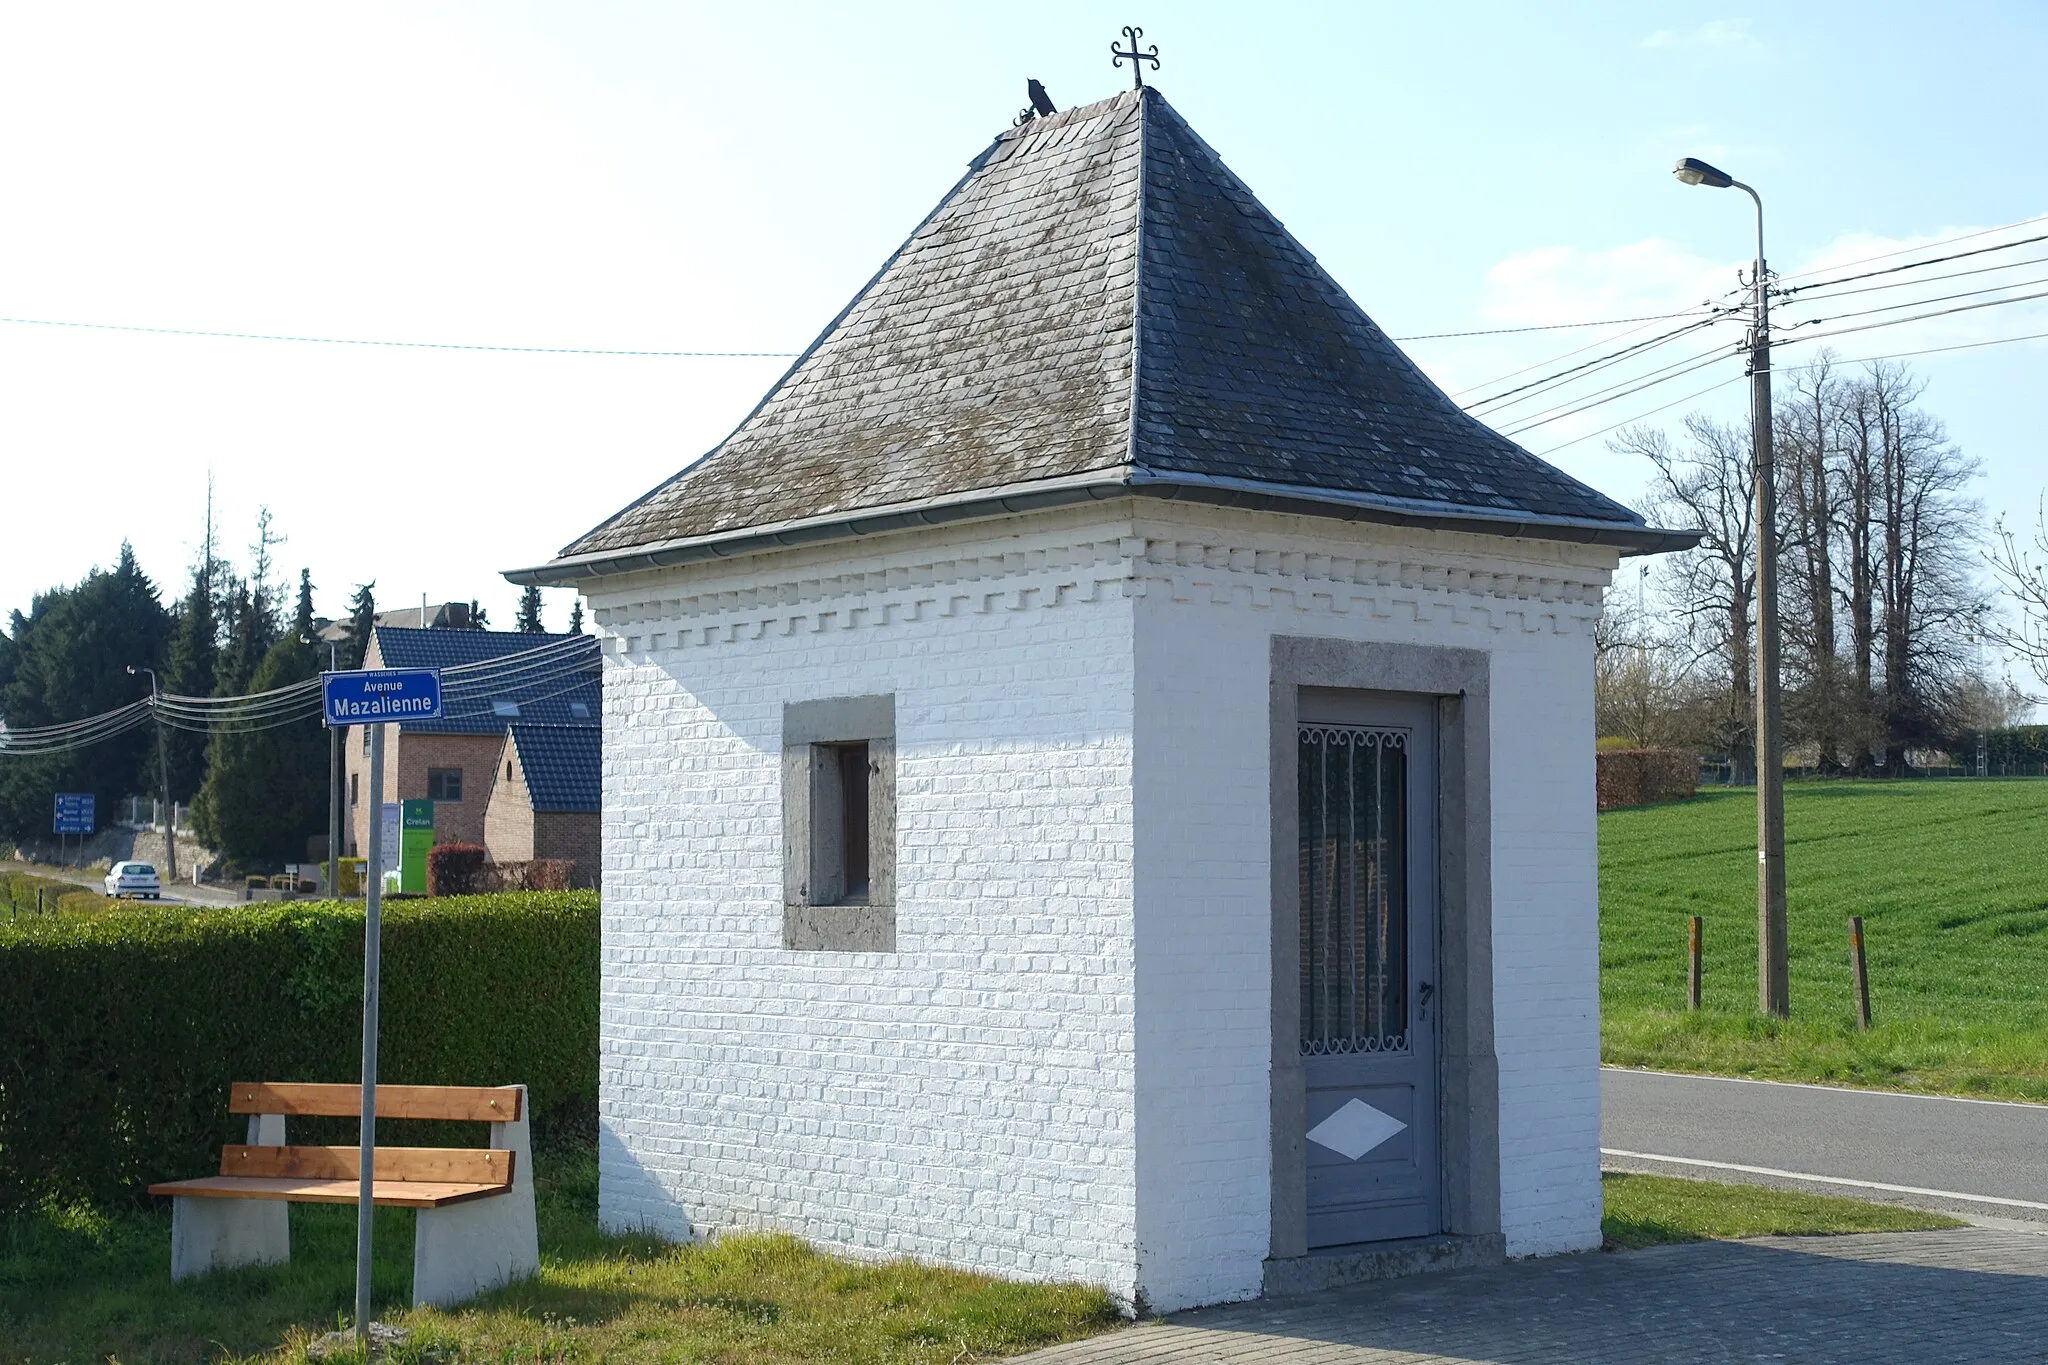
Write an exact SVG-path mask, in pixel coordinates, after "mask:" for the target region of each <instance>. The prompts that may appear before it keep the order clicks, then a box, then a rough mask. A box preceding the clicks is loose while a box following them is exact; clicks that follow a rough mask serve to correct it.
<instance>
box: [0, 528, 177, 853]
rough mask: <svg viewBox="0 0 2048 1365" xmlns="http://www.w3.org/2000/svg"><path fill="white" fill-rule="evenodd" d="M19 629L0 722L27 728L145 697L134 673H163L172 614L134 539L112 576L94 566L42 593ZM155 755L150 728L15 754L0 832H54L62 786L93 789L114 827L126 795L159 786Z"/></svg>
mask: <svg viewBox="0 0 2048 1365" xmlns="http://www.w3.org/2000/svg"><path fill="white" fill-rule="evenodd" d="M11 625H12V628H11V630H10V632H9V634H10V637H11V638H10V641H9V646H10V647H9V649H8V650H7V651H6V653H7V656H8V659H9V663H8V669H9V676H8V677H7V679H6V682H5V685H4V686H0V718H4V719H5V720H6V721H7V722H8V723H9V724H10V725H22V726H28V725H52V724H56V723H59V722H62V721H71V720H81V719H83V718H85V717H87V716H91V715H97V714H99V713H100V712H102V711H111V710H113V709H114V708H116V707H119V706H125V705H127V704H128V703H130V702H133V701H135V700H137V699H138V698H140V697H143V696H146V695H147V689H148V686H149V680H148V679H147V678H143V677H137V676H134V675H131V674H130V673H129V672H128V669H129V667H130V666H133V667H135V668H138V669H140V668H144V667H148V668H155V669H159V670H161V669H162V668H163V667H164V655H165V652H166V649H167V647H168V645H169V642H170V636H171V615H170V613H169V612H167V611H165V610H164V607H163V603H162V601H161V600H160V599H159V598H158V596H157V589H156V585H155V584H154V583H152V582H151V581H150V580H149V577H148V576H147V575H146V574H144V573H143V572H142V570H141V568H140V567H139V566H138V565H137V564H136V562H135V552H134V550H133V549H132V548H131V547H129V546H128V545H127V544H126V543H123V544H122V546H121V554H120V558H119V560H118V561H117V562H116V564H115V567H114V569H113V570H112V571H111V572H109V571H108V570H105V569H94V570H93V571H92V572H91V573H89V574H87V575H86V576H85V579H84V580H83V581H82V582H80V583H79V584H78V585H77V586H76V587H71V588H58V589H55V590H53V591H51V592H47V593H42V594H40V595H38V596H37V597H36V598H35V600H34V602H33V603H32V604H31V605H30V609H29V613H28V615H27V616H23V615H22V614H21V613H20V612H15V613H14V614H13V616H12V621H11ZM155 759H156V735H155V732H154V731H153V730H152V729H151V728H150V727H148V726H142V727H139V728H137V729H135V730H131V731H129V732H128V733H127V734H125V735H119V736H116V737H115V738H113V739H109V740H105V741H103V742H101V743H98V744H92V745H88V746H86V747H83V748H80V749H75V750H72V751H71V752H69V753H63V754H53V755H48V756H45V757H40V758H13V759H8V760H7V761H5V762H4V763H0V833H5V834H8V835H11V836H13V837H15V838H35V839H47V838H49V837H50V798H51V796H52V795H53V794H55V793H56V792H59V791H77V792H91V793H92V794H93V796H94V797H95V798H96V801H97V804H98V814H99V822H100V823H101V824H102V825H105V824H108V823H111V822H112V821H113V820H114V819H115V818H116V813H117V809H118V803H119V802H120V799H121V798H122V797H124V796H127V795H129V794H130V793H132V792H135V791H138V790H140V791H153V790H155V788H156V785H157V784H156V781H155V771H156V765H155ZM145 774H147V778H148V780H146V781H145V780H144V775H145Z"/></svg>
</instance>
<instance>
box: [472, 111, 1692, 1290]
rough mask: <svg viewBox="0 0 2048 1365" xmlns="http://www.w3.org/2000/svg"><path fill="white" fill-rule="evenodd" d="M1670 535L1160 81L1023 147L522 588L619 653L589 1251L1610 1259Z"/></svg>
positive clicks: (1264, 1286) (1372, 1261) (1004, 150)
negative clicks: (1589, 470) (1616, 702)
mask: <svg viewBox="0 0 2048 1365" xmlns="http://www.w3.org/2000/svg"><path fill="white" fill-rule="evenodd" d="M1383 199H1384V203H1385V207H1386V211H1387V212H1389V213H1403V214H1408V215H1411V216H1413V215H1427V214H1428V213H1429V212H1431V209H1430V206H1429V205H1428V204H1427V203H1422V202H1417V201H1416V200H1415V198H1414V196H1412V195H1404V194H1403V193H1402V192H1401V190H1400V189H1399V187H1396V186H1389V187H1387V188H1386V190H1385V192H1384V195H1383ZM821 230H825V231H829V227H826V228H823V229H821ZM1376 268H1377V269H1379V270H1383V271H1394V270H1399V271H1404V272H1412V271H1417V270H1426V269H1427V268H1428V267H1427V263H1426V262H1414V261H1407V260H1403V261H1388V262H1383V263H1380V264H1379V266H1378V267H1376ZM1361 274H1362V275H1363V276H1364V278H1362V279H1361V280H1358V281H1356V282H1355V283H1357V284H1359V285H1360V286H1361V287H1362V288H1364V289H1368V290H1369V289H1370V288H1371V287H1372V286H1373V283H1374V281H1373V269H1372V268H1368V269H1366V270H1363V271H1361ZM1695 540H1696V536H1694V535H1693V534H1692V533H1689V532H1673V531H1667V530H1662V529H1659V528H1657V527H1654V526H1650V525H1647V524H1645V522H1644V520H1643V519H1642V518H1641V517H1640V516H1638V515H1636V514H1635V513H1634V512H1632V511H1630V510H1629V509H1628V508H1627V507H1624V506H1622V505H1621V504H1619V503H1617V502H1615V501H1613V500H1612V499H1610V498H1608V497H1606V496H1605V495H1603V494H1602V493H1600V492H1599V491H1597V490H1595V489H1593V488H1590V487H1588V486H1587V485H1585V484H1583V483H1581V482H1579V481H1578V480H1577V479H1574V478H1572V477H1571V476H1569V475H1568V474H1566V473H1565V472H1564V471H1563V470H1561V469H1558V468H1556V467H1554V466H1552V465H1550V464H1548V463H1546V462H1545V461H1544V460H1542V459H1541V458H1539V457H1538V456H1537V455H1535V454H1533V453H1532V452H1530V451H1528V450H1525V449H1523V448H1522V447H1521V446H1520V445H1518V444H1516V443H1515V442H1514V441H1513V440H1511V439H1509V438H1508V437H1506V436H1504V435H1502V434H1501V433H1499V432H1498V431H1495V430H1494V429H1492V428H1491V427H1489V426H1487V425H1486V424H1485V423H1484V422H1481V421H1479V420H1477V419H1476V418H1474V417H1473V416H1471V415H1470V414H1468V413H1467V412H1465V411H1464V410H1463V409H1461V408H1460V407H1459V406H1458V404H1457V403H1455V402H1454V401H1452V399H1451V398H1450V397H1449V396H1448V395H1446V394H1445V393H1444V392H1443V390H1441V389H1440V388H1439V387H1438V386H1437V385H1436V384H1435V383H1434V382H1432V381H1431V379H1430V378H1429V377H1428V376H1427V375H1426V374H1424V373H1423V371H1422V370H1421V369H1419V368H1418V367H1417V366H1416V365H1415V364H1414V363H1413V362H1412V361H1410V360H1409V358H1408V357H1407V356H1406V355H1405V354H1403V352H1402V350H1401V348H1400V347H1399V346H1398V345H1396V344H1395V342H1394V341H1393V340H1392V339H1390V338H1389V337H1388V336H1387V334H1386V333H1385V332H1384V331H1383V330H1382V329H1381V328H1380V327H1379V326H1378V325H1377V324H1376V323H1375V322H1374V321H1373V320H1372V318H1371V317H1369V316H1368V315H1367V314H1366V312H1365V310H1364V309H1362V308H1361V307H1360V306H1359V304H1358V303H1357V302H1355V301H1354V299H1353V297H1352V295H1351V294H1350V293H1348V292H1346V290H1345V289H1344V288H1343V287H1342V286H1340V285H1339V284H1338V283H1337V281H1336V280H1335V279H1333V278H1332V277H1331V276H1330V274H1329V272H1328V271H1327V270H1325V269H1324V268H1323V267H1322V266H1321V265H1320V264H1318V262H1317V261H1316V258H1315V257H1314V256H1313V255H1311V254H1310V253H1309V251H1308V250H1307V249H1306V248H1305V247H1304V246H1303V245H1302V244H1301V243H1300V242H1298V241H1297V240H1296V239H1295V238H1294V236H1293V235H1292V234H1290V233H1289V232H1288V231H1287V229H1286V228H1285V227H1283V226H1282V225H1281V223H1280V221H1279V220H1278V219H1277V218H1275V217H1274V216H1273V214H1272V213H1271V212H1270V211H1268V209H1267V208H1266V206H1265V205H1264V204H1262V203H1261V202H1260V201H1259V200H1258V199H1257V198H1256V197H1255V196H1254V195H1253V194H1252V192H1251V190H1250V189H1249V188H1248V187H1247V186H1246V185H1245V184H1244V182H1243V181H1241V180H1240V179H1238V178H1237V176H1235V175H1234V174H1232V173H1231V171H1230V170H1229V169H1228V168H1227V167H1226V166H1225V165H1224V164H1223V162H1222V160H1221V159H1220V158H1219V157H1218V156H1217V154H1216V152H1215V151H1214V150H1213V149H1212V148H1211V147H1210V146H1209V145H1208V143H1206V142H1205V141H1203V139H1202V138H1201V137H1200V136H1199V135H1198V134H1197V133H1196V132H1195V131H1194V129H1193V128H1191V127H1190V126H1189V125H1188V123H1187V121H1186V120H1185V119H1183V118H1182V117H1181V116H1180V114H1178V113H1177V112H1176V111H1175V110H1174V109H1173V107H1172V106H1171V105H1169V104H1168V103H1167V101H1166V100H1165V98H1164V97H1163V96H1161V95H1160V93H1159V92H1158V91H1157V90H1156V89H1150V88H1147V89H1143V90H1134V91H1131V92H1128V93H1125V94H1121V95H1118V96H1116V97H1115V98H1113V99H1108V100H1103V101H1101V102H1099V103H1095V104H1090V105H1087V106H1085V107H1082V108H1077V109H1070V110H1066V111H1063V112H1059V113H1054V114H1051V115H1048V116H1040V117H1035V118H1027V119H1025V120H1024V121H1023V122H1022V124H1021V126H1017V127H1013V128H1009V129H1006V130H1004V131H1002V132H1001V133H1000V134H998V135H997V136H996V138H995V139H994V140H993V141H992V142H990V143H989V144H988V145H987V146H986V148H985V149H984V150H982V151H981V152H980V153H979V154H978V155H976V156H975V157H974V158H973V160H972V161H971V162H969V164H968V166H967V169H966V173H965V174H964V175H963V176H962V177H961V179H960V181H959V182H958V183H957V184H956V185H954V186H953V188H952V189H951V190H950V191H948V192H947V193H946V194H945V196H944V197H943V198H942V199H941V200H940V201H939V203H938V204H937V206H936V207H935V208H933V209H932V210H931V212H930V213H929V214H928V215H926V216H925V218H924V219H923V221H921V222H920V223H919V224H918V225H917V226H916V228H915V229H914V230H913V231H912V232H911V234H910V236H909V237H908V238H907V239H906V240H905V241H904V242H903V244H902V245H901V246H900V247H899V248H898V249H897V250H896V252H895V253H894V254H893V255H892V256H891V257H890V258H889V259H888V260H887V261H886V262H884V263H883V265H882V268H881V270H880V271H879V272H878V273H877V274H876V275H875V277H874V278H873V279H872V280H871V281H870V282H869V283H868V284H867V285H866V286H864V287H863V289H862V290H861V292H860V294H859V295H858V296H857V297H855V298H854V299H853V301H852V302H850V303H848V304H847V305H846V306H845V307H844V308H843V309H842V310H840V311H839V313H838V314H837V315H836V316H835V317H834V318H833V319H832V320H831V322H830V323H829V324H828V325H827V326H826V328H825V330H824V331H823V332H822V333H821V334H820V335H819V336H818V338H817V339H816V340H815V341H814V342H813V343H812V344H811V345H810V346H809V347H808V348H807V349H806V350H805V351H804V353H803V354H802V356H801V357H799V358H798V359H797V360H796V362H795V363H794V364H793V365H792V366H791V368H790V370H789V371H788V373H787V374H785V375H784V376H783V377H782V378H781V379H780V380H779V381H777V383H776V384H775V386H774V387H773V388H772V389H771V390H770V392H769V393H768V394H767V395H766V396H765V397H764V398H763V399H762V400H761V402H760V404H759V405H758V406H757V407H756V408H755V409H754V411H753V412H752V413H750V414H749V415H748V416H747V418H746V419H745V420H744V421H743V422H742V423H741V424H740V426H739V427H738V428H737V429H736V430H735V431H734V432H733V433H732V434H731V435H730V436H728V437H727V438H726V439H725V440H724V441H723V442H721V443H720V444H719V445H718V446H717V447H716V448H714V449H713V450H711V451H710V452H709V453H707V454H706V455H704V456H703V457H702V458H701V459H698V460H696V461H694V462H692V463H690V464H688V465H687V466H686V467H684V468H683V469H681V470H680V472H678V473H676V474H675V475H674V476H673V477H671V478H669V479H668V480H666V481H664V482H663V483H661V484H660V485H659V486H658V487H656V488H654V489H652V490H650V491H648V492H647V493H645V494H643V495H641V496H640V497H638V498H636V499H634V500H633V501H632V502H630V503H628V504H627V505H626V506H625V507H623V508H622V509H621V510H620V511H619V512H618V513H617V514H615V515H614V516H612V517H611V518H610V519H608V520H607V521H605V522H604V523H602V524H601V525H599V526H597V527H596V528H594V529H592V530H590V531H589V532H587V533H585V534H584V535H583V536H581V537H580V538H578V539H577V540H575V541H574V542H572V543H571V544H569V545H568V546H567V547H565V548H564V549H563V551H562V552H561V554H560V555H558V556H557V557H556V558H555V559H554V560H553V561H551V562H550V563H548V564H545V565H541V566H537V567H535V568H530V569H519V570H514V571H512V572H511V573H510V574H509V575H508V576H509V577H511V578H512V579H513V581H514V582H519V583H548V584H558V585H573V586H575V587H576V588H577V589H578V590H579V591H581V592H582V593H583V594H584V595H585V596H586V597H587V598H588V600H589V601H590V603H591V606H592V609H593V615H594V618H595V620H596V622H597V624H598V629H599V633H600V634H601V636H602V637H603V640H604V651H605V653H604V657H605V688H606V693H607V700H606V715H605V726H606V734H605V745H606V750H605V769H606V772H605V779H604V790H603V806H604V817H603V818H604V830H605V860H606V870H605V876H604V883H605V884H604V899H605V940H604V966H603V972H604V990H603V999H602V1005H601V1009H602V1022H601V1027H600V1030H599V1032H600V1035H601V1038H602V1044H601V1046H602V1065H601V1077H602V1079H601V1081H600V1097H599V1119H600V1137H599V1163H600V1175H601V1178H600V1194H599V1216H600V1219H601V1220H602V1222H603V1223H604V1224H605V1225H606V1226H607V1227H611V1228H618V1229H639V1228H655V1229H660V1230H663V1231H666V1232H670V1233H674V1234H679V1235H680V1234H688V1233H691V1232H693V1231H702V1230H707V1229H711V1230H715V1229H719V1228H726V1227H756V1228H761V1227H765V1228H775V1229H780V1230H786V1231H789V1232H793V1233H796V1234H798V1235H801V1236H803V1237H806V1238H810V1239H813V1240H815V1241H817V1242H821V1243H826V1244H830V1245H836V1246H842V1247H847V1248H850V1249H853V1250H854V1251H856V1252H857V1253H859V1254H862V1255H875V1256H883V1255H913V1256H918V1257H923V1258H928V1259H930V1260H934V1261H940V1262H945V1263H948V1264H953V1265H960V1266H968V1267H973V1268H976V1269H981V1270H987V1271H993V1272H997V1273H1002V1274H1009V1275H1019V1276H1028V1277H1033V1278H1041V1279H1051V1280H1058V1279H1080V1280H1088V1281H1093V1282H1095V1283H1098V1284H1103V1285H1107V1286H1109V1287H1110V1288H1111V1289H1112V1290H1114V1291H1115V1292H1116V1293H1117V1294H1119V1295H1120V1296H1122V1297H1123V1298H1124V1299H1125V1300H1126V1301H1127V1302H1130V1303H1132V1304H1134V1305H1135V1304H1149V1305H1150V1306H1151V1307H1153V1308H1155V1309H1160V1310H1166V1309H1173V1308H1179V1307H1184V1306H1187V1305H1191V1304H1200V1303H1207V1302H1214V1301H1217V1300H1225V1299H1238V1298H1246V1297H1251V1296H1254V1295H1257V1294H1260V1293H1261V1292H1292V1291H1298V1290H1302V1289H1305V1288H1309V1287H1314V1286H1321V1285H1327V1284H1332V1283H1337V1282H1340V1281H1345V1280H1360V1279H1370V1278H1376V1277H1380V1276H1385V1275H1390V1274H1397V1273H1403V1272H1405V1271H1409V1270H1414V1269H1419V1268H1429V1267H1449V1266H1458V1265H1474V1264H1479V1263H1482V1262H1486V1261H1493V1260H1499V1259H1500V1258H1502V1257H1503V1256H1506V1255H1517V1256H1519V1255H1537V1254H1543V1253H1550V1252H1563V1251H1576V1250H1585V1249H1590V1248H1593V1247H1597V1246H1598V1245H1600V1152H1599V1132H1600V1094H1599V1092H1600V1074H1599V1037H1598V1020H1599V981H1598V942H1597V933H1596V931H1597V919H1598V915H1597V890H1596V880H1595V871H1596V862H1597V859H1596V847H1595V838H1594V834H1595V827H1594V801H1593V744H1592V739H1593V662H1594V626H1595V623H1596V622H1597V621H1598V619H1599V616H1600V610H1601V600H1602V594H1603V593H1604V591H1605V590H1606V588H1607V586H1608V585H1609V583H1610V582H1611V581H1612V576H1613V574H1614V572H1615V570H1616V567H1617V566H1618V564H1619V563H1620V562H1621V558H1622V557H1623V556H1625V555H1640V554H1652V553H1657V552H1659V551H1662V550H1667V549H1678V548H1682V547H1684V546H1687V545H1689V544H1692V543H1693V542H1694V541H1695Z"/></svg>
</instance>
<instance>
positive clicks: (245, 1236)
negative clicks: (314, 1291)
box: [171, 1114, 292, 1280]
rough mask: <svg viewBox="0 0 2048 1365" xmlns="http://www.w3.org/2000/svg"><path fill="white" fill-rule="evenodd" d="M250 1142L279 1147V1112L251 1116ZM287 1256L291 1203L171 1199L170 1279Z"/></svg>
mask: <svg viewBox="0 0 2048 1365" xmlns="http://www.w3.org/2000/svg"><path fill="white" fill-rule="evenodd" d="M249 1145H250V1146H252V1147H282V1146H284V1115H282V1114H251V1115H250V1116H249ZM291 1258H292V1233H291V1218H290V1207H289V1206H288V1205H286V1204H285V1203H284V1202H283V1201H282V1200H276V1199H186V1198H178V1199H173V1200H172V1201H171V1278H172V1279H173V1280H189V1279H191V1278H192V1277H193V1276H195V1275H204V1274H206V1273H207V1272H208V1271H211V1270H226V1269H229V1268H230V1267H233V1266H238V1265H284V1264H285V1263H287V1262H288V1261H290V1260H291Z"/></svg>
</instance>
